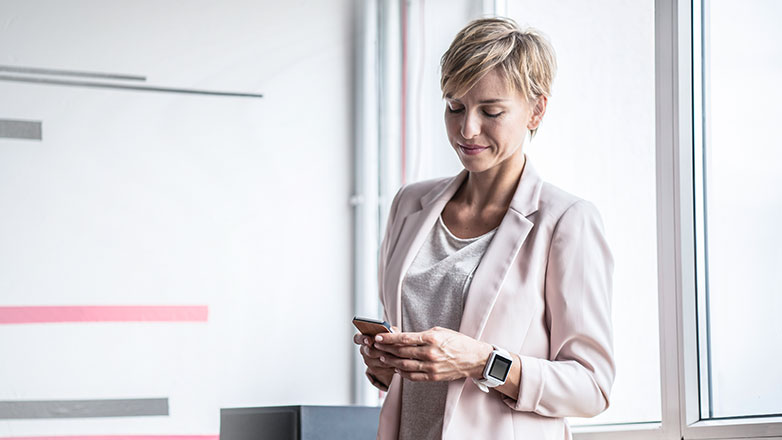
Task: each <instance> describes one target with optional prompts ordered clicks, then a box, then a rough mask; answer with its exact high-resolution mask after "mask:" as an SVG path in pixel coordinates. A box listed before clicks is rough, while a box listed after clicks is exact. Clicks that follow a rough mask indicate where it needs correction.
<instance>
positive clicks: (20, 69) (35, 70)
mask: <svg viewBox="0 0 782 440" xmlns="http://www.w3.org/2000/svg"><path fill="white" fill-rule="evenodd" d="M0 72H12V73H25V74H32V75H53V76H78V77H82V78H102V79H116V80H121V81H146V80H147V77H145V76H139V75H126V74H123V73H102V72H82V71H77V70H63V69H44V68H40V67H24V66H0Z"/></svg>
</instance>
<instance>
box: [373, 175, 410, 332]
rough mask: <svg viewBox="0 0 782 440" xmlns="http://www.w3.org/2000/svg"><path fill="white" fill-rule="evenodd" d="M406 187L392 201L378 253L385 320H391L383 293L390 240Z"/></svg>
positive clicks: (379, 278)
mask: <svg viewBox="0 0 782 440" xmlns="http://www.w3.org/2000/svg"><path fill="white" fill-rule="evenodd" d="M404 190H405V187H404V186H403V187H402V188H400V189H399V191H397V193H396V195H395V196H394V200H393V201H392V202H391V208H390V209H389V211H388V220H387V221H386V231H385V234H383V240H382V241H381V242H380V249H379V253H378V258H377V287H378V290H377V291H378V295H379V296H380V304H381V305H382V306H383V320H384V321H386V322H389V323H390V322H391V320H390V319H389V318H390V317H389V316H388V314H387V312H386V310H387V308H386V303H385V298H384V296H385V295H383V285H384V284H383V281H384V274H385V270H386V264H387V263H388V258H389V257H390V256H389V255H388V252H389V247H390V246H391V244H390V241H391V239H392V237H391V231H392V230H393V229H394V223H395V221H396V217H397V213H398V212H399V203H400V200H401V199H402V193H403V192H404Z"/></svg>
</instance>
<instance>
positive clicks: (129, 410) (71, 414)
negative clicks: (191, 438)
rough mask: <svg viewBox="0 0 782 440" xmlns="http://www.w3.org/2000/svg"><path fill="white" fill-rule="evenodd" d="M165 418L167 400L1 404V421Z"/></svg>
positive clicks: (10, 402)
mask: <svg viewBox="0 0 782 440" xmlns="http://www.w3.org/2000/svg"><path fill="white" fill-rule="evenodd" d="M167 415H168V399H167V398H162V399H108V400H18V401H0V419H63V418H89V417H139V416H167Z"/></svg>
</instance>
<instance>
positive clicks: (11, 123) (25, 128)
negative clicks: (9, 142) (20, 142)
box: [0, 119, 42, 141]
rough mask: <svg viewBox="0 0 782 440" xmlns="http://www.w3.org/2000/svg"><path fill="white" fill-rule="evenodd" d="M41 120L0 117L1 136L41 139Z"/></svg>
mask: <svg viewBox="0 0 782 440" xmlns="http://www.w3.org/2000/svg"><path fill="white" fill-rule="evenodd" d="M41 126H42V122H41V121H15V120H10V119H0V138H9V139H35V140H39V141H40V140H41V134H42V127H41Z"/></svg>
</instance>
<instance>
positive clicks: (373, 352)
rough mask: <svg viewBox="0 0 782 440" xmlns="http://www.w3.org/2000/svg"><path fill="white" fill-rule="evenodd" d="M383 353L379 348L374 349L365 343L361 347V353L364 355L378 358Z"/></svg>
mask: <svg viewBox="0 0 782 440" xmlns="http://www.w3.org/2000/svg"><path fill="white" fill-rule="evenodd" d="M384 354H386V353H385V352H383V351H380V350H376V349H374V348H370V347H367V346H366V345H364V346H362V347H361V355H362V356H365V357H371V358H374V359H378V358H380V356H383V355H384Z"/></svg>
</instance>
